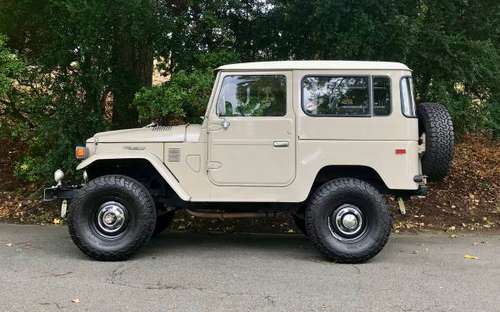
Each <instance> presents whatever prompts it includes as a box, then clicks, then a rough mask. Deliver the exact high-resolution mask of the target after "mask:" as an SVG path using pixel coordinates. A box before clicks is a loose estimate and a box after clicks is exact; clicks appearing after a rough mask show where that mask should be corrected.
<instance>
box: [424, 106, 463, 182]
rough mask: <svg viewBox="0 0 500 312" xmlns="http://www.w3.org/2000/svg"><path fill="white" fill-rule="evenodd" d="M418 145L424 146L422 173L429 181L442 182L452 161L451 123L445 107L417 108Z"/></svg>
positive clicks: (452, 138) (452, 139) (452, 137)
mask: <svg viewBox="0 0 500 312" xmlns="http://www.w3.org/2000/svg"><path fill="white" fill-rule="evenodd" d="M417 115H418V127H419V135H420V141H421V142H420V143H421V144H424V145H425V152H424V153H423V155H422V172H423V174H425V175H426V176H427V177H428V179H429V181H439V180H442V179H443V178H444V177H445V176H446V175H447V174H448V171H449V169H450V166H451V161H452V159H453V145H454V134H453V123H452V120H451V116H450V114H449V113H448V110H447V109H446V107H445V106H444V105H442V104H437V103H421V104H419V105H418V106H417Z"/></svg>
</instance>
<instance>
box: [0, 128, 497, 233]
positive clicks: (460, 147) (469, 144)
mask: <svg viewBox="0 0 500 312" xmlns="http://www.w3.org/2000/svg"><path fill="white" fill-rule="evenodd" d="M2 147H3V150H2ZM5 147H9V148H10V147H11V145H8V144H6V143H5V142H0V159H1V160H3V161H2V162H0V177H1V179H0V220H1V221H6V222H13V223H37V224H47V223H60V222H62V220H60V219H59V217H58V213H59V211H58V210H59V206H58V205H57V204H56V203H42V202H41V201H40V196H41V189H40V188H39V186H36V185H26V184H25V183H21V182H19V181H17V180H16V179H15V178H14V177H13V176H12V171H11V169H10V165H9V164H11V163H12V161H13V160H14V159H15V158H16V157H17V156H18V155H17V153H16V152H12V150H10V151H6V150H5ZM429 188H430V193H429V195H428V196H427V197H426V198H425V199H419V198H415V199H412V200H410V201H408V202H406V212H407V213H406V215H404V216H403V215H401V214H400V213H399V211H398V209H397V203H396V202H395V201H394V200H392V199H390V200H389V203H390V205H391V207H392V210H393V215H394V226H393V227H394V231H396V232H398V231H417V230H443V231H448V232H450V233H453V232H456V231H477V230H481V231H488V230H497V229H499V228H500V198H499V195H500V142H499V141H492V140H489V139H488V138H486V137H485V136H480V135H475V136H472V135H471V136H466V137H465V138H464V139H463V141H462V142H461V143H459V144H457V145H456V147H455V158H454V161H453V167H452V170H451V172H450V175H449V176H448V177H447V178H446V179H445V180H444V181H443V182H440V183H433V184H430V186H429ZM173 228H174V229H175V230H179V231H194V232H199V231H201V232H205V231H214V232H270V233H294V232H296V231H297V230H296V229H295V227H294V226H293V221H292V220H291V219H290V218H281V219H240V220H217V219H198V218H193V217H191V216H189V215H186V214H184V213H179V214H178V215H177V216H176V219H175V220H174V224H173Z"/></svg>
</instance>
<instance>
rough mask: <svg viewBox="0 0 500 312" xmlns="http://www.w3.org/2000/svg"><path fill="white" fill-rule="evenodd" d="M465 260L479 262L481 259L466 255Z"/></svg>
mask: <svg viewBox="0 0 500 312" xmlns="http://www.w3.org/2000/svg"><path fill="white" fill-rule="evenodd" d="M464 258H465V259H468V260H479V257H476V256H472V255H467V254H465V255H464Z"/></svg>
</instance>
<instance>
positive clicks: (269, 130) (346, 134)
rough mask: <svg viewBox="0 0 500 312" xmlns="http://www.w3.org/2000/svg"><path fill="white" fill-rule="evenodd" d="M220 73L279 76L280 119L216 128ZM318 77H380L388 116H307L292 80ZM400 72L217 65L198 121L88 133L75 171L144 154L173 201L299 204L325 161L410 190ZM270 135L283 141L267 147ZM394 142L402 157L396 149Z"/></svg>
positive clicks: (411, 168) (412, 144)
mask: <svg viewBox="0 0 500 312" xmlns="http://www.w3.org/2000/svg"><path fill="white" fill-rule="evenodd" d="M256 64H259V65H256ZM323 65H324V66H323ZM252 68H253V70H252ZM287 68H288V69H287ZM308 68H309V69H308ZM229 74H254V75H255V74H283V75H285V76H286V77H287V114H286V116H283V117H253V118H252V117H226V119H227V121H229V122H230V126H229V127H228V128H227V129H223V127H222V125H221V124H222V122H223V119H222V118H220V117H218V116H217V114H216V111H215V103H216V101H217V97H218V91H219V89H220V84H221V81H222V79H221V78H222V77H223V76H224V75H229ZM326 74H328V75H377V76H378V75H383V76H388V77H390V78H391V81H392V83H391V85H392V113H391V114H390V115H389V116H380V117H377V116H374V117H369V118H365V117H363V118H356V117H310V116H307V115H306V114H305V113H304V112H303V111H302V108H301V89H300V82H301V80H302V78H303V77H304V75H326ZM408 75H411V71H410V70H409V69H408V68H407V67H406V66H405V65H403V64H399V63H378V62H304V61H302V62H271V63H247V64H235V65H227V66H224V67H221V69H220V71H219V73H218V75H217V78H216V81H215V84H214V88H213V91H212V95H211V97H210V101H209V105H208V108H207V112H206V114H205V119H204V122H203V125H201V126H200V125H188V126H176V127H160V128H140V129H130V130H121V131H112V132H104V133H99V134H96V135H95V136H94V137H93V138H91V139H89V140H88V141H87V147H88V149H89V151H91V153H92V154H93V155H92V156H91V157H90V158H89V159H87V160H85V161H84V162H82V163H81V164H80V165H79V166H78V169H83V168H85V167H86V166H88V165H89V164H90V163H92V162H93V161H97V160H100V159H124V158H144V159H147V160H148V161H150V162H152V164H153V165H154V167H155V168H156V169H157V170H158V171H159V172H160V173H161V175H162V176H163V177H164V178H165V180H166V181H167V182H168V183H169V184H170V185H171V186H172V188H173V189H174V191H175V192H177V194H179V196H180V197H181V198H182V199H183V200H191V201H239V202H299V201H303V200H305V199H306V198H307V196H308V194H309V191H310V189H311V186H312V183H313V181H314V179H315V177H316V175H317V173H318V172H319V170H321V168H323V167H324V166H328V165H363V166H368V167H371V168H373V169H374V170H375V171H377V172H378V173H379V175H380V176H381V178H382V179H383V181H384V182H385V184H386V185H387V186H388V187H389V188H390V189H398V190H415V189H417V187H418V185H417V184H416V183H415V182H414V181H413V177H414V176H415V175H417V174H421V171H420V163H419V155H418V124H417V120H416V119H414V118H406V117H404V116H403V115H402V113H401V107H400V94H399V92H400V90H399V81H400V78H401V77H402V76H408ZM275 142H278V143H280V144H281V143H282V142H288V146H286V147H284V146H281V147H275V146H274V144H275ZM401 148H404V149H406V154H405V155H396V153H395V150H396V149H401ZM170 149H179V150H175V151H172V152H174V154H175V155H179V154H178V153H180V158H179V159H178V160H179V161H177V160H176V159H173V160H174V161H170V160H169V150H170ZM174 154H172V155H174Z"/></svg>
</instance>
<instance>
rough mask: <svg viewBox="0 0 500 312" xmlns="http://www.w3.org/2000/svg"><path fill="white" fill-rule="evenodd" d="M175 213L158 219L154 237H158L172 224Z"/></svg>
mask: <svg viewBox="0 0 500 312" xmlns="http://www.w3.org/2000/svg"><path fill="white" fill-rule="evenodd" d="M174 215H175V212H174V211H169V212H166V213H164V214H161V215H158V216H157V217H156V225H155V230H154V232H153V236H157V235H159V234H160V233H162V232H163V231H165V230H166V229H167V228H169V227H170V225H171V224H172V220H173V219H174Z"/></svg>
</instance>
